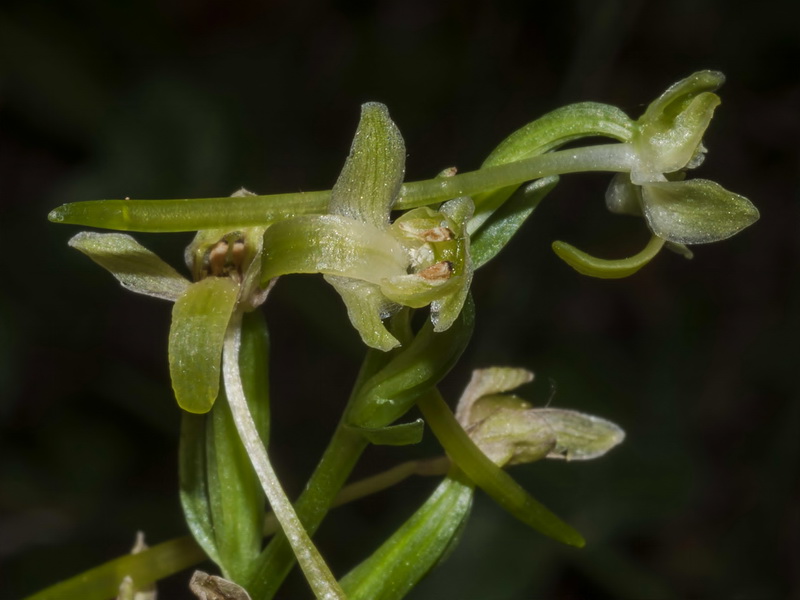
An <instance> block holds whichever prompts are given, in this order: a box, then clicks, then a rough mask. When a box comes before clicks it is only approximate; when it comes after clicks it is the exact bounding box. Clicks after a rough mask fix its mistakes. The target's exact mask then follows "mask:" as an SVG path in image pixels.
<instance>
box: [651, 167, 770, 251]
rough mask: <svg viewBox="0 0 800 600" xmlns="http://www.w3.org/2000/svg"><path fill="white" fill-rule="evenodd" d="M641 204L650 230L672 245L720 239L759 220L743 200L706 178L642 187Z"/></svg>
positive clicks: (757, 214)
mask: <svg viewBox="0 0 800 600" xmlns="http://www.w3.org/2000/svg"><path fill="white" fill-rule="evenodd" d="M642 204H643V209H644V217H645V219H646V220H647V224H648V225H649V227H650V230H651V231H652V232H653V233H655V234H656V235H657V236H659V237H662V238H664V239H665V240H667V241H670V242H673V243H676V244H707V243H710V242H717V241H719V240H724V239H726V238H729V237H731V236H732V235H734V234H736V233H738V232H739V231H741V230H742V229H744V228H745V227H747V226H749V225H752V224H753V223H755V222H756V221H757V220H758V217H759V213H758V209H757V208H756V207H755V206H753V204H752V203H751V202H750V201H749V200H748V199H747V198H745V197H744V196H740V195H738V194H734V193H733V192H729V191H728V190H726V189H725V188H723V187H722V186H721V185H719V184H718V183H715V182H713V181H709V180H707V179H691V180H688V181H667V182H658V183H648V184H645V185H643V186H642Z"/></svg>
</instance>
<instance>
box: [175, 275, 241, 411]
mask: <svg viewBox="0 0 800 600" xmlns="http://www.w3.org/2000/svg"><path fill="white" fill-rule="evenodd" d="M238 295H239V285H238V284H237V283H236V282H234V281H233V280H232V279H230V278H227V277H208V278H206V279H203V280H201V281H198V282H197V283H193V284H192V285H190V286H189V288H188V289H187V290H186V292H185V293H184V294H183V295H182V296H181V297H180V298H178V300H177V302H175V306H174V307H173V309H172V325H171V326H170V330H169V372H170V376H171V378H172V389H173V391H174V392H175V398H176V400H177V401H178V406H180V407H181V408H182V409H183V410H185V411H188V412H191V413H205V412H208V411H209V410H210V409H211V407H212V406H213V404H214V401H215V400H216V399H217V393H218V392H219V374H220V358H221V356H222V343H223V340H224V337H225V330H226V329H227V328H228V322H229V321H230V319H231V315H232V314H233V310H234V307H235V306H236V299H237V297H238Z"/></svg>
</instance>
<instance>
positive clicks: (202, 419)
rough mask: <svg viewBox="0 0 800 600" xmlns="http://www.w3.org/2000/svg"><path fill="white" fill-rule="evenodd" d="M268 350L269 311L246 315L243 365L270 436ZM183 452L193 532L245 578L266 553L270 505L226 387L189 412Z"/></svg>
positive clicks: (258, 418) (226, 568) (257, 417)
mask: <svg viewBox="0 0 800 600" xmlns="http://www.w3.org/2000/svg"><path fill="white" fill-rule="evenodd" d="M268 354H269V341H268V335H267V330H266V323H265V321H264V317H263V315H262V314H261V313H260V312H259V311H254V312H251V313H247V314H245V315H244V318H243V324H242V345H241V352H240V354H239V365H240V369H241V374H242V384H243V387H244V389H245V394H246V397H247V402H248V406H249V407H250V411H251V414H252V415H253V419H254V421H255V423H256V426H257V428H258V430H259V435H260V436H261V437H262V439H264V440H266V439H268V435H269V387H268V386H269V383H268V371H267V369H268V365H267V361H268ZM179 456H180V490H181V503H182V505H183V510H184V514H185V516H186V521H187V523H188V525H189V528H190V530H191V532H192V535H193V536H194V537H195V539H196V540H197V541H198V543H199V544H200V546H201V547H202V548H203V549H204V550H205V551H206V553H207V554H208V555H209V557H210V558H211V559H212V560H213V561H214V562H215V563H217V565H219V567H220V568H221V569H222V571H223V572H224V573H225V574H226V576H228V577H230V578H232V579H234V580H236V581H241V580H243V579H244V578H245V576H246V575H247V574H248V571H249V568H250V566H251V565H252V562H253V560H255V558H256V557H257V556H258V554H259V553H260V551H261V545H262V537H263V536H262V529H263V523H264V516H265V511H266V508H265V500H264V493H263V491H262V490H261V486H260V484H259V482H258V478H257V477H256V474H255V472H254V471H253V467H252V465H251V463H250V459H249V457H248V456H247V453H246V452H245V449H244V447H243V445H242V443H241V441H240V439H239V435H238V433H237V432H236V429H235V427H234V423H233V419H232V416H231V412H230V407H229V406H228V402H227V397H226V395H225V391H224V389H221V390H220V393H219V395H218V398H217V401H216V403H215V404H214V407H213V408H212V409H211V411H210V412H209V413H206V414H203V415H194V414H190V413H187V412H183V420H182V425H181V438H180V454H179Z"/></svg>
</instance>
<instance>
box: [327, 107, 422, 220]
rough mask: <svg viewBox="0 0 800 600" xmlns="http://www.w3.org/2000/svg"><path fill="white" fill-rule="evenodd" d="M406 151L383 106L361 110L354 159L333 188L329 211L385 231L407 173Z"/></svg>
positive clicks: (348, 158)
mask: <svg viewBox="0 0 800 600" xmlns="http://www.w3.org/2000/svg"><path fill="white" fill-rule="evenodd" d="M405 162H406V147H405V144H404V143H403V137H402V136H401V135H400V131H399V130H398V129H397V126H396V125H395V124H394V122H392V120H391V119H390V118H389V110H388V109H387V108H386V106H384V105H383V104H378V103H377V102H368V103H367V104H364V105H363V106H362V107H361V120H360V122H359V124H358V129H357V130H356V135H355V138H354V139H353V145H352V147H351V148H350V156H348V157H347V160H346V161H345V164H344V168H343V169H342V173H341V174H340V175H339V179H338V180H337V181H336V185H334V186H333V190H332V192H331V201H330V205H329V207H328V210H329V212H330V213H331V214H338V215H343V216H346V217H349V218H351V219H355V220H357V221H362V222H364V223H369V224H370V225H373V226H375V227H378V228H381V229H385V228H386V227H388V226H389V213H390V211H391V209H392V205H393V204H394V202H395V200H397V195H398V193H399V192H400V186H401V185H402V183H403V175H404V173H405Z"/></svg>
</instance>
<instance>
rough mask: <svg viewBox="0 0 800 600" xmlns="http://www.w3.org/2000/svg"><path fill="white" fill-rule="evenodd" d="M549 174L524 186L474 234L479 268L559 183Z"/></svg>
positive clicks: (473, 250)
mask: <svg viewBox="0 0 800 600" xmlns="http://www.w3.org/2000/svg"><path fill="white" fill-rule="evenodd" d="M558 179H559V178H558V177H545V178H543V179H537V180H536V181H534V182H532V183H529V184H527V185H524V186H522V187H520V188H519V189H518V190H517V191H516V192H514V194H513V195H512V196H511V197H510V198H509V199H508V200H507V201H506V202H504V203H503V205H502V206H501V207H500V208H498V209H497V210H496V211H495V212H493V213H492V215H491V216H490V217H489V218H488V219H487V220H486V221H485V222H484V223H483V224H482V225H481V227H480V228H479V229H478V230H477V231H476V232H475V233H474V234H473V235H472V239H471V241H470V253H471V256H472V265H473V268H475V269H479V268H480V267H482V266H483V265H485V264H486V263H487V262H489V261H490V260H491V259H492V258H494V257H495V256H497V254H498V253H499V252H500V250H502V249H503V248H504V247H505V246H506V244H508V242H509V241H511V238H512V237H514V235H515V234H516V233H517V231H519V228H520V227H522V224H523V223H524V222H525V221H526V220H527V219H528V217H530V216H531V214H532V213H533V211H534V209H535V208H536V207H537V206H538V205H539V202H541V201H542V200H543V199H544V197H545V196H547V194H549V193H550V192H551V191H552V190H553V188H555V186H556V184H557V183H558Z"/></svg>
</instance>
